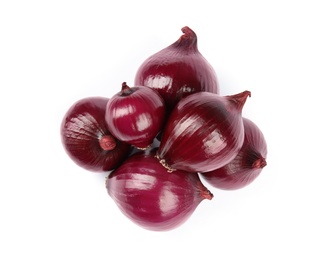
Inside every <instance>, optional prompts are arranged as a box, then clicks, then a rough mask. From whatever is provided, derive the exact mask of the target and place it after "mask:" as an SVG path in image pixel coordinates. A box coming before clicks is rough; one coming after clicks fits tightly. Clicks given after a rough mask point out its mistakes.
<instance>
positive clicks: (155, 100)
mask: <svg viewBox="0 0 321 260" xmlns="http://www.w3.org/2000/svg"><path fill="white" fill-rule="evenodd" d="M123 85H125V82H124V83H123ZM127 87H128V86H127ZM127 90H128V91H129V93H128V94H124V93H123V91H121V92H118V93H116V94H115V95H114V96H113V97H111V99H110V100H109V102H108V103H107V106H106V123H107V125H108V127H109V130H110V132H111V133H112V134H113V135H114V136H115V137H116V138H118V139H119V140H121V141H124V142H127V143H129V144H131V145H133V146H135V147H136V148H139V149H146V148H148V147H149V146H150V145H151V144H152V143H153V140H154V138H155V137H156V136H157V134H158V133H159V132H160V131H161V129H162V127H163V125H164V120H165V112H166V110H165V109H166V108H165V103H164V100H163V98H162V97H161V96H160V95H159V93H157V92H156V91H155V90H153V89H151V88H148V87H145V86H135V87H131V88H129V87H128V89H127Z"/></svg>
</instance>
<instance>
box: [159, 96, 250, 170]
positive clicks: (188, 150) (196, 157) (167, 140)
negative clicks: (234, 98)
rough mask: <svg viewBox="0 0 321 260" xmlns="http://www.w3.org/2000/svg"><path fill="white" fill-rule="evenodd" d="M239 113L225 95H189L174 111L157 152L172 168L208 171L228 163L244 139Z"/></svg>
mask: <svg viewBox="0 0 321 260" xmlns="http://www.w3.org/2000/svg"><path fill="white" fill-rule="evenodd" d="M241 112H242V110H241V109H238V110H237V109H234V107H233V104H232V103H231V102H229V101H228V100H227V98H225V97H224V96H220V95H217V94H213V93H208V92H199V93H194V94H191V95H189V96H187V97H185V98H184V99H182V100H181V101H180V102H179V103H178V104H177V106H176V107H175V108H174V109H173V111H172V113H171V114H170V117H169V119H168V121H167V123H166V125H165V127H164V132H163V136H162V140H161V142H160V147H159V150H158V152H157V154H158V157H159V159H160V160H162V159H163V160H165V162H166V164H167V165H168V166H169V167H170V168H173V169H179V170H184V171H188V172H207V171H212V170H214V169H217V168H220V167H222V166H223V165H225V164H227V163H228V162H230V161H231V160H232V159H233V158H234V157H235V156H236V155H237V153H238V151H239V150H240V148H241V146H242V144H243V140H244V127H243V122H242V115H241Z"/></svg>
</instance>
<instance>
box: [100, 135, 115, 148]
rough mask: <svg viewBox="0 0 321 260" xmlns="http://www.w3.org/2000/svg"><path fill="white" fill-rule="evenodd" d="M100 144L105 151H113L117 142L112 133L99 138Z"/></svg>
mask: <svg viewBox="0 0 321 260" xmlns="http://www.w3.org/2000/svg"><path fill="white" fill-rule="evenodd" d="M99 145H100V147H101V148H102V149H103V150H104V151H112V150H114V149H115V147H116V145H117V142H116V139H115V138H114V137H113V136H112V135H103V136H102V137H101V138H100V139H99Z"/></svg>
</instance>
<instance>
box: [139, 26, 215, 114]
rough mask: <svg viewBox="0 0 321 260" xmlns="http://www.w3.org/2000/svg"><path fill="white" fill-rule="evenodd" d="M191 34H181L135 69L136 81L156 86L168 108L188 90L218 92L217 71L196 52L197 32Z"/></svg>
mask: <svg viewBox="0 0 321 260" xmlns="http://www.w3.org/2000/svg"><path fill="white" fill-rule="evenodd" d="M184 28H185V27H184ZM189 30H190V29H189ZM193 33H194V32H193ZM183 36H184V35H183ZM183 36H182V37H183ZM182 37H181V38H182ZM194 37H195V39H183V40H182V39H181V38H180V39H179V40H178V41H177V42H175V43H173V44H171V45H170V46H168V47H166V48H164V49H162V50H160V51H159V52H157V53H155V54H153V55H151V56H150V57H149V58H147V59H146V60H145V61H144V62H143V63H142V64H141V65H140V67H139V68H138V70H137V72H136V76H135V81H134V83H135V85H144V86H147V87H151V88H153V89H155V90H157V91H158V92H159V93H160V94H161V96H162V97H163V99H164V100H165V103H166V106H167V108H168V110H169V111H170V110H171V109H172V108H173V107H174V106H175V105H176V104H177V102H178V101H179V100H181V99H182V98H183V97H185V96H188V95H189V94H192V93H195V92H201V91H207V92H212V93H217V94H218V93H219V84H218V80H217V76H216V72H215V70H214V68H213V67H212V65H211V64H210V63H209V62H208V61H207V60H206V59H205V58H204V56H203V55H202V54H201V53H200V52H199V50H198V48H197V38H196V35H195V36H194Z"/></svg>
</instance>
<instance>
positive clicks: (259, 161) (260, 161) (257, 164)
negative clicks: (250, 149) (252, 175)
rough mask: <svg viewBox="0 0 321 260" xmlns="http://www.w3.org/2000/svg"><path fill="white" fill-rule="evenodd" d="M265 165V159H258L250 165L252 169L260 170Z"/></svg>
mask: <svg viewBox="0 0 321 260" xmlns="http://www.w3.org/2000/svg"><path fill="white" fill-rule="evenodd" d="M266 165H267V162H266V160H265V158H259V159H257V160H256V161H254V163H253V164H252V167H253V168H256V169H262V168H264V167H265V166H266Z"/></svg>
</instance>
